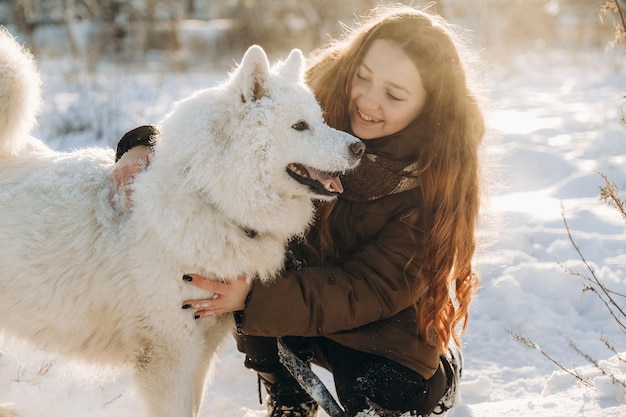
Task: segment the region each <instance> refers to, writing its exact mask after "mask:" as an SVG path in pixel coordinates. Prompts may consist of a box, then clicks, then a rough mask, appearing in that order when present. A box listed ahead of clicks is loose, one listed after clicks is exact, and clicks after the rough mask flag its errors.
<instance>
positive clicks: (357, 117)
mask: <svg viewBox="0 0 626 417" xmlns="http://www.w3.org/2000/svg"><path fill="white" fill-rule="evenodd" d="M461 45H462V44H461V43H460V42H459V41H458V40H457V38H456V37H455V35H454V32H453V31H452V30H451V28H450V27H449V26H448V24H447V23H446V22H445V21H444V20H443V19H442V18H441V17H439V16H436V15H433V14H429V13H426V12H423V11H420V10H416V9H414V8H411V7H405V6H394V7H379V8H377V9H375V10H373V11H372V12H371V13H370V14H369V15H368V16H366V17H365V18H364V19H363V21H362V22H361V23H360V24H359V25H358V26H356V27H355V28H354V29H353V30H352V31H350V32H347V33H346V36H345V37H344V38H342V39H340V40H337V41H334V42H331V43H330V44H329V45H327V46H325V47H323V48H321V49H320V50H319V51H316V53H315V54H314V55H313V56H312V57H311V59H310V60H309V63H310V67H309V69H308V71H307V82H308V84H309V86H310V87H311V89H312V90H313V91H314V93H315V96H316V98H317V100H318V101H319V102H320V104H321V105H322V107H323V109H324V118H325V119H326V121H327V123H328V124H329V125H330V126H332V127H334V128H336V129H339V130H343V131H346V132H348V133H352V134H354V135H355V136H357V137H359V138H360V139H362V140H363V143H364V146H365V153H364V155H363V158H362V159H361V163H360V165H359V167H358V168H356V169H355V170H352V171H350V172H346V173H345V174H344V175H341V181H342V183H343V186H340V185H339V182H338V181H337V180H335V179H333V178H332V176H331V177H327V176H325V175H324V176H321V175H319V174H318V173H316V172H314V171H311V170H309V169H308V168H305V167H304V166H303V164H295V165H292V167H293V168H295V169H289V172H290V175H292V176H295V177H296V178H297V179H298V181H302V178H303V177H304V178H305V181H306V182H307V183H308V182H309V181H311V183H312V184H317V185H316V186H317V187H321V188H323V190H324V191H325V192H329V191H330V192H336V191H341V189H342V188H343V192H342V193H340V194H338V196H337V199H336V200H335V201H332V202H328V199H326V202H319V203H318V204H317V206H316V207H317V211H316V222H315V224H314V225H313V226H312V227H311V228H310V230H309V231H308V232H307V233H306V235H305V236H304V237H303V238H299V239H295V240H294V241H293V242H291V244H290V245H289V248H288V251H287V252H288V254H289V256H288V257H287V258H288V262H286V263H285V268H284V269H285V270H284V271H283V272H282V274H281V275H280V276H279V277H277V279H276V280H274V281H273V282H271V283H269V284H257V283H254V284H252V286H251V287H250V284H249V281H248V280H246V279H242V278H241V277H240V279H231V280H228V284H227V285H223V284H222V283H219V282H216V281H211V280H208V279H204V278H203V277H202V276H200V275H197V274H194V272H195V271H185V272H186V273H187V275H186V277H188V278H191V280H189V279H186V281H185V282H187V283H189V284H191V285H195V286H197V287H200V288H202V289H206V290H209V291H211V292H213V293H216V294H219V296H218V297H217V298H212V299H208V300H185V301H184V304H183V306H184V307H185V309H186V310H189V311H190V312H192V314H193V316H194V317H196V318H202V317H209V316H215V315H216V314H222V313H226V312H233V314H234V317H235V320H236V323H237V330H238V334H237V347H238V349H239V350H240V351H241V352H243V353H245V354H246V360H245V365H246V366H247V367H248V368H251V369H254V370H255V371H257V373H258V375H259V378H260V381H262V383H263V384H264V385H265V387H266V388H267V391H268V394H269V401H268V416H269V417H312V416H315V415H316V413H317V404H316V403H315V401H314V400H313V399H312V398H311V397H310V396H309V395H308V394H307V392H306V391H305V390H303V389H302V387H301V386H300V385H299V384H298V382H297V381H296V380H295V379H294V378H293V377H292V376H291V375H290V373H289V372H288V371H287V369H285V367H284V366H283V365H282V364H281V363H280V361H279V357H278V350H277V338H278V337H280V338H282V340H283V341H284V342H285V345H286V346H287V347H288V348H289V349H291V350H293V351H294V352H295V353H296V355H298V356H299V357H300V358H302V359H303V360H304V361H305V362H312V363H315V364H317V365H320V366H322V367H324V368H326V369H328V370H330V371H331V372H332V374H333V377H334V380H335V388H336V392H337V396H338V398H339V401H340V402H341V405H342V406H343V407H344V409H345V411H346V414H347V415H348V416H350V417H355V416H362V415H364V414H365V415H384V416H390V417H397V416H401V415H402V416H418V415H420V416H424V415H428V414H430V413H432V412H437V413H438V414H440V413H442V412H444V411H446V410H447V409H449V408H451V407H452V406H453V405H454V402H455V398H456V396H455V393H456V386H457V384H458V378H459V375H460V367H461V360H460V353H459V351H458V349H457V347H456V346H457V345H460V340H459V335H458V331H457V327H460V326H464V325H465V324H466V323H467V318H468V308H469V304H470V302H471V300H472V298H473V295H474V293H475V291H476V290H477V288H478V284H479V280H478V277H477V275H476V274H475V272H474V270H473V266H472V257H473V254H474V248H475V245H476V241H475V236H474V230H475V225H476V221H477V217H478V208H479V206H480V204H479V203H480V202H479V195H480V187H479V182H480V179H479V174H478V173H479V160H478V149H479V146H480V143H481V140H482V137H483V135H484V133H485V126H484V121H483V117H482V111H481V109H480V106H479V103H478V100H477V98H476V95H475V93H474V91H473V89H472V86H471V85H470V84H469V83H468V82H467V79H466V68H465V66H464V64H463V63H462V61H461V56H460V54H459V49H460V48H461ZM390 63H393V65H390ZM298 128H305V126H298ZM355 146H356V145H355ZM359 153H360V151H359ZM278 214H279V213H277V215H278ZM231 278H232V277H231ZM232 306H235V307H232ZM241 306H243V308H242V309H241V310H239V309H240V308H241ZM233 310H237V311H233ZM461 329H463V327H461Z"/></svg>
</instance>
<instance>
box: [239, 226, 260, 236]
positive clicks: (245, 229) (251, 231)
mask: <svg viewBox="0 0 626 417" xmlns="http://www.w3.org/2000/svg"><path fill="white" fill-rule="evenodd" d="M241 229H242V230H243V232H244V233H245V234H246V235H248V237H249V238H250V239H254V238H255V237H257V236H258V234H259V232H257V231H256V230H254V229H250V228H249V227H245V226H242V227H241Z"/></svg>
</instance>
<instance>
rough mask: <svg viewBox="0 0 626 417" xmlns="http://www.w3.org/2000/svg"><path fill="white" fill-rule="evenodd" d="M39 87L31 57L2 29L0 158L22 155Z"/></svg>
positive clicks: (39, 80)
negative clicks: (20, 153) (21, 151)
mask: <svg viewBox="0 0 626 417" xmlns="http://www.w3.org/2000/svg"><path fill="white" fill-rule="evenodd" d="M40 87H41V78H40V76H39V72H38V71H37V67H36V66H35V61H34V59H33V57H32V55H31V54H30V53H29V52H28V51H26V50H25V49H24V48H22V47H21V46H20V44H18V43H17V41H16V40H15V39H14V38H13V36H11V35H10V34H9V32H7V31H6V29H4V28H2V27H0V158H3V157H6V156H11V155H16V154H17V153H19V152H20V150H21V148H22V146H23V143H24V141H23V137H24V136H25V135H27V134H28V133H29V132H30V130H31V129H32V127H33V126H34V124H35V116H36V114H37V110H38V109H39V103H40V101H41V88H40Z"/></svg>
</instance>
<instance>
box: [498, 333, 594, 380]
mask: <svg viewBox="0 0 626 417" xmlns="http://www.w3.org/2000/svg"><path fill="white" fill-rule="evenodd" d="M507 332H508V333H509V334H510V335H511V336H512V337H513V339H515V340H517V341H518V342H521V343H522V344H524V345H526V346H527V347H529V348H532V349H535V350H537V351H539V353H541V354H542V355H543V356H544V357H545V358H546V359H548V360H549V361H550V362H552V363H553V364H555V365H556V366H558V367H559V368H560V369H561V370H563V371H564V372H566V373H568V374H570V375H571V376H573V377H574V378H576V379H578V380H579V381H580V382H581V383H582V384H583V385H585V386H586V387H588V388H593V389H595V387H594V386H593V383H592V382H591V381H590V380H589V379H585V378H583V377H581V376H580V375H578V372H576V370H575V369H574V370H570V369H567V368H566V367H564V366H563V365H561V364H560V363H559V362H558V361H557V360H555V359H553V358H552V357H551V356H550V355H548V354H547V353H546V352H545V351H544V350H543V349H541V347H540V346H539V345H538V344H537V343H535V342H534V341H532V340H531V339H529V338H527V337H525V336H523V335H521V334H519V333H517V332H513V331H511V330H507Z"/></svg>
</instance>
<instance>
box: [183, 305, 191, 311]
mask: <svg viewBox="0 0 626 417" xmlns="http://www.w3.org/2000/svg"><path fill="white" fill-rule="evenodd" d="M190 308H191V304H183V310H187V309H190Z"/></svg>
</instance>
